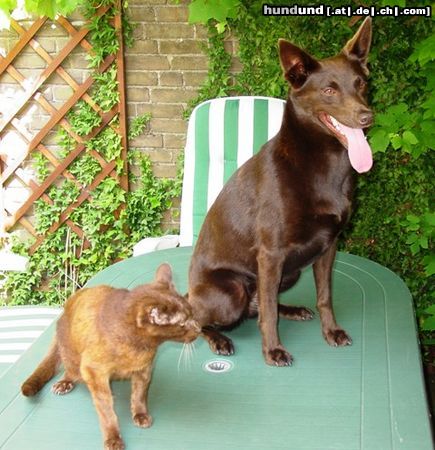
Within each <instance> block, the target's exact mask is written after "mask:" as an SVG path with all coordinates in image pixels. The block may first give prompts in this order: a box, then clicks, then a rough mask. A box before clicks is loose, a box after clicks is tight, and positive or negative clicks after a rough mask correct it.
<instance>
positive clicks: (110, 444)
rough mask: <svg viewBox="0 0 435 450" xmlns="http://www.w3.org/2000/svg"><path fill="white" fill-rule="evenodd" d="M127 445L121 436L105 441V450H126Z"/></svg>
mask: <svg viewBox="0 0 435 450" xmlns="http://www.w3.org/2000/svg"><path fill="white" fill-rule="evenodd" d="M124 449H125V445H124V442H123V441H122V439H121V436H119V435H118V436H115V437H112V438H110V439H107V440H106V441H104V450H124Z"/></svg>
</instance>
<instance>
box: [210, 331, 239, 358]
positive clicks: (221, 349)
mask: <svg viewBox="0 0 435 450" xmlns="http://www.w3.org/2000/svg"><path fill="white" fill-rule="evenodd" d="M209 344H210V348H211V351H212V352H213V353H216V354H217V355H223V356H230V355H233V354H234V345H233V341H232V340H231V339H230V338H227V337H226V336H222V335H221V336H219V337H217V338H213V340H210V341H209Z"/></svg>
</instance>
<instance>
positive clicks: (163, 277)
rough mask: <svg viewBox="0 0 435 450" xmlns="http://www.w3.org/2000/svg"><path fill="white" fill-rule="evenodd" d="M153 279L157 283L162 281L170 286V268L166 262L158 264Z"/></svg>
mask: <svg viewBox="0 0 435 450" xmlns="http://www.w3.org/2000/svg"><path fill="white" fill-rule="evenodd" d="M154 280H155V281H156V282H157V283H164V284H167V285H169V286H170V287H172V269H171V266H170V265H169V264H167V263H163V264H160V266H159V267H158V268H157V270H156V276H155V278H154Z"/></svg>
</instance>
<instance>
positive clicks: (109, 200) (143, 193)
mask: <svg viewBox="0 0 435 450" xmlns="http://www.w3.org/2000/svg"><path fill="white" fill-rule="evenodd" d="M111 3H112V0H102V1H101V2H100V3H99V5H98V6H100V5H103V4H105V5H110V4H111ZM110 11H111V12H109V13H108V14H106V15H104V16H102V17H97V16H96V14H95V7H94V6H93V4H92V3H87V5H86V14H87V15H88V17H90V19H89V20H90V28H91V30H92V33H91V38H92V43H93V45H94V48H95V49H96V51H95V53H94V54H93V56H92V58H91V60H90V65H91V66H92V67H94V66H95V65H97V64H99V61H101V60H102V59H104V58H105V57H106V56H107V55H108V54H111V53H113V52H116V51H117V49H118V44H117V43H116V45H115V43H114V39H115V38H116V34H115V33H114V32H113V30H114V29H113V24H112V22H111V18H112V16H113V9H111V10H110ZM129 29H130V30H131V27H129ZM99 33H103V37H102V36H101V35H99ZM116 42H117V41H116ZM93 76H94V78H95V80H96V81H95V84H94V87H93V90H92V92H91V96H92V99H93V100H94V102H95V103H96V104H98V105H99V106H100V107H101V109H102V110H103V112H105V111H109V110H111V109H112V108H113V107H114V106H115V105H116V104H117V103H118V102H119V96H118V91H117V89H118V82H117V77H116V67H115V66H112V67H111V68H109V69H108V70H107V71H106V72H105V73H103V74H100V73H99V72H95V73H94V75H93ZM150 118H151V116H150V115H149V114H144V115H142V116H139V117H137V118H136V119H134V120H133V121H132V124H131V127H130V133H129V137H130V138H134V137H137V136H139V135H140V134H141V133H143V132H144V131H145V130H146V125H147V123H148V122H149V120H150ZM67 119H68V122H69V123H70V125H71V129H72V131H73V132H74V133H76V134H77V135H78V136H86V135H88V134H89V133H90V132H91V131H93V130H95V127H98V126H99V125H100V124H101V117H100V116H99V114H98V113H97V112H96V110H95V109H94V108H93V107H92V106H90V105H89V104H88V103H87V102H85V101H80V102H78V103H77V105H76V106H75V108H74V110H73V111H71V113H70V114H69V115H68V117H67ZM118 129H119V121H118V118H117V117H115V118H114V119H113V120H112V122H111V123H110V124H109V126H107V127H106V128H104V129H103V130H102V131H101V132H99V133H98V134H97V135H96V136H95V137H93V138H92V139H88V140H87V141H85V145H86V149H85V150H84V151H83V152H82V154H81V156H80V157H79V158H77V159H75V160H74V162H73V163H71V164H70V165H69V167H68V171H69V173H70V174H72V175H73V176H74V177H75V179H76V180H77V181H71V180H64V181H62V182H61V183H59V184H57V185H55V186H53V187H51V189H50V190H49V191H48V192H47V194H48V196H49V197H50V199H51V201H50V202H46V201H44V200H43V199H40V200H38V201H37V202H36V203H35V213H34V214H35V218H36V223H35V229H36V231H37V233H38V234H39V235H45V236H44V241H43V243H42V245H40V247H38V248H37V250H36V252H35V253H33V255H32V256H31V257H30V261H29V269H28V271H26V272H22V273H19V272H15V273H12V272H9V273H8V275H7V281H6V289H7V292H8V293H9V294H10V302H9V304H38V303H45V304H59V303H62V302H63V301H64V300H65V299H66V298H67V297H68V296H69V295H70V294H71V293H72V292H73V291H74V290H75V289H76V288H78V287H81V286H82V285H83V284H84V283H85V282H86V281H87V280H88V279H89V278H90V277H92V276H93V275H94V274H95V273H97V272H98V271H100V270H102V269H104V268H105V267H107V266H108V265H109V264H111V263H113V262H114V261H116V260H118V259H122V258H125V257H128V256H130V254H131V249H132V246H133V244H134V243H135V242H137V241H138V240H139V239H141V238H143V237H146V236H150V235H153V236H154V235H159V234H161V233H162V231H161V228H160V224H161V220H162V216H163V213H164V212H165V211H166V210H167V209H168V208H170V206H171V204H172V199H173V198H174V197H178V196H179V195H180V193H181V181H180V179H177V180H167V179H158V178H156V177H155V176H154V174H153V171H152V164H151V161H150V159H149V158H148V157H147V156H146V155H144V154H141V153H140V152H138V151H135V150H131V151H130V152H129V161H130V163H131V164H132V165H135V166H136V167H138V168H139V175H133V174H130V181H131V184H132V185H135V186H136V189H135V190H133V191H131V192H125V191H124V190H123V189H122V188H121V187H120V185H119V182H118V180H116V179H114V178H113V177H112V176H109V177H107V178H106V179H104V180H103V181H102V182H101V183H100V184H99V185H98V186H97V187H96V188H95V189H93V190H92V191H91V195H90V197H89V201H85V202H83V203H82V204H81V205H80V206H79V207H77V208H76V209H75V210H74V212H73V213H72V214H71V215H70V217H69V219H70V220H71V221H72V222H73V223H74V224H75V225H77V226H79V227H80V228H81V230H82V231H83V233H84V235H85V236H86V238H87V239H88V241H89V246H85V242H84V239H82V238H81V237H79V235H78V234H76V233H75V232H74V231H72V230H71V229H70V228H69V227H67V226H65V225H63V226H61V227H60V228H58V229H57V230H56V231H55V232H52V233H49V232H48V231H49V229H50V227H51V226H52V225H53V224H54V223H55V222H56V221H57V220H58V219H59V217H60V215H61V214H62V212H64V211H65V209H66V208H67V207H68V206H70V205H71V204H72V203H73V202H74V201H75V200H76V199H77V198H78V197H79V195H80V194H81V187H84V188H86V187H87V186H89V185H90V184H91V183H92V182H93V180H94V179H95V177H96V176H97V175H98V174H99V173H100V172H101V165H100V162H99V161H98V159H96V158H95V156H98V155H96V153H95V152H97V153H98V154H99V155H100V157H103V158H104V159H105V161H107V162H110V161H115V162H116V172H117V174H118V175H120V174H121V173H122V171H123V161H122V159H121V157H120V156H121V151H122V142H121V136H120V134H119V132H118ZM57 144H58V147H59V151H58V153H59V156H60V157H61V158H65V157H66V156H67V155H68V154H69V153H70V152H71V151H72V150H73V149H74V148H75V147H76V145H77V143H76V141H75V140H74V139H73V138H72V137H71V136H70V134H69V133H68V132H67V131H65V130H64V129H63V128H60V129H59V131H58V133H57ZM34 167H35V169H36V170H37V172H38V179H39V180H40V181H42V180H43V179H45V178H46V177H47V175H48V174H49V173H50V170H49V164H48V161H47V160H46V158H45V156H44V155H43V154H41V153H37V152H34ZM77 182H78V183H77ZM33 241H34V239H31V240H30V241H29V242H26V243H22V242H16V243H15V246H14V251H16V252H19V253H22V254H23V255H28V254H29V249H30V247H31V245H32V244H33Z"/></svg>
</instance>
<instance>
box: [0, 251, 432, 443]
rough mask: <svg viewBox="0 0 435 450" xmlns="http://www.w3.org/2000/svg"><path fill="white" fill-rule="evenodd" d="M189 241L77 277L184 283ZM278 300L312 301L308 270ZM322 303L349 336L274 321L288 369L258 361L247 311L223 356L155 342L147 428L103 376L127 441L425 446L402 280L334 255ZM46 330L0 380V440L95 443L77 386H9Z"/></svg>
mask: <svg viewBox="0 0 435 450" xmlns="http://www.w3.org/2000/svg"><path fill="white" fill-rule="evenodd" d="M191 251H192V250H191V248H189V247H186V248H178V249H173V250H164V251H160V252H155V253H152V254H148V255H143V256H139V257H136V258H131V259H128V260H126V261H123V262H121V263H118V264H115V265H113V266H111V267H109V268H107V269H106V270H104V271H102V272H101V273H100V274H98V275H97V276H96V277H95V278H93V279H92V280H91V282H89V283H88V285H96V284H101V283H105V284H110V285H113V286H118V287H130V288H131V287H134V286H136V285H137V284H140V283H143V282H148V281H150V280H151V279H152V278H153V275H154V272H155V269H156V268H157V266H158V265H159V264H160V263H161V262H169V263H170V264H171V265H172V267H173V271H174V280H175V284H176V286H177V288H178V289H179V291H180V292H185V291H186V290H187V270H188V265H189V261H190V256H191ZM281 300H282V301H283V302H288V303H290V302H292V303H293V304H303V305H306V306H309V307H311V308H313V307H314V305H315V288H314V283H313V277H312V273H311V270H310V269H307V270H306V271H305V272H304V273H303V276H302V277H301V279H300V281H299V282H298V284H297V285H296V286H295V287H294V288H293V289H292V290H290V291H288V292H286V293H284V294H283V295H282V297H281ZM334 303H335V311H336V315H337V318H338V320H339V322H340V324H341V325H342V326H343V327H344V328H345V329H346V330H347V331H349V333H350V334H351V336H352V339H353V345H352V346H351V347H346V348H332V347H329V346H328V345H327V344H326V343H325V342H324V340H323V338H322V336H321V332H320V325H319V319H318V317H315V318H314V319H313V320H312V321H310V322H290V321H284V320H282V321H281V322H280V324H279V327H280V335H281V339H282V342H283V343H284V345H285V346H286V347H287V348H288V350H289V351H290V352H291V353H292V354H293V356H294V358H295V362H294V364H293V366H292V367H285V368H275V367H270V366H267V365H266V364H265V363H264V361H263V357H262V354H261V344H260V334H259V331H258V328H257V324H256V321H255V320H250V321H246V322H244V323H243V324H242V325H241V326H240V327H239V328H237V329H236V330H234V331H232V332H231V333H229V335H230V336H231V337H232V339H233V340H234V343H235V346H236V353H235V354H234V355H233V356H231V357H220V356H216V355H214V354H212V353H211V352H210V350H209V348H208V346H207V344H206V342H205V341H204V340H203V339H202V338H199V339H198V340H197V341H196V345H195V352H194V353H193V354H192V355H191V358H190V360H189V361H188V360H186V359H182V360H179V356H180V352H181V348H182V345H181V344H177V343H166V344H164V345H163V346H162V347H161V348H160V349H159V352H158V356H157V358H156V362H155V371H154V377H153V381H152V384H151V388H150V395H149V406H150V412H151V414H152V415H153V417H154V424H153V426H152V427H151V428H149V429H145V430H144V429H140V428H137V427H135V426H134V425H133V423H132V420H131V417H130V406H129V395H130V383H129V382H128V381H118V382H114V383H113V391H114V396H115V408H116V411H117V413H118V416H119V419H120V425H121V432H122V435H123V438H124V440H125V442H126V446H127V449H128V450H134V449H149V450H154V449H156V450H157V449H160V450H220V449H231V450H246V449H258V450H275V449H276V450H278V449H282V450H284V449H285V450H328V449H331V450H340V449H342V450H354V449H355V450H356V449H358V450H361V449H365V450H376V449H379V450H390V449H409V450H428V449H432V448H433V445H432V440H431V432H430V423H429V416H428V410H427V401H426V397H425V391H424V387H423V380H422V371H421V362H420V356H419V349H418V343H417V337H416V326H415V320H414V312H413V307H412V300H411V296H410V294H409V291H408V289H407V288H406V286H405V285H404V283H403V282H402V281H401V280H400V278H398V277H397V276H396V275H395V274H393V273H392V272H390V271H389V270H387V269H386V268H384V267H382V266H380V265H378V264H376V263H374V262H372V261H369V260H367V259H363V258H360V257H357V256H353V255H348V254H339V255H338V257H337V261H336V263H335V268H334ZM53 331H54V326H51V327H50V328H49V329H47V331H46V332H45V333H44V334H43V335H42V336H41V337H40V338H39V339H38V341H36V342H35V344H34V345H33V346H32V347H31V348H30V350H29V351H27V352H26V353H25V354H24V355H23V356H22V357H21V359H20V360H18V362H17V363H15V365H14V366H12V367H11V368H10V369H9V370H8V371H7V372H6V373H5V374H4V375H3V376H2V377H1V378H0V448H1V449H2V450H3V449H4V450H40V449H41V450H42V449H44V450H51V449H52V450H73V449H74V450H76V449H80V450H88V449H89V450H91V449H99V448H102V438H101V434H100V430H99V426H98V421H97V416H96V413H95V410H94V407H93V405H92V401H91V398H90V395H89V392H88V391H87V389H86V387H85V386H84V385H79V386H77V387H76V389H74V390H73V391H72V392H71V393H70V394H68V395H66V396H63V397H58V396H56V395H54V394H52V393H51V392H50V385H47V386H46V387H45V388H44V389H43V391H41V393H40V394H39V395H38V396H37V397H35V398H33V399H28V398H24V397H23V396H22V395H21V394H20V390H19V388H20V384H21V383H22V381H23V380H24V378H26V377H27V375H28V374H29V373H30V372H31V371H32V370H33V369H34V367H35V366H36V364H37V362H39V361H40V359H41V358H42V356H43V355H44V354H45V352H46V350H47V347H48V344H49V341H50V340H51V337H52V334H53ZM215 361H218V362H219V363H217V364H213V362H215ZM210 362H211V363H212V364H209V363H210ZM210 366H211V367H210ZM226 369H228V370H226ZM210 370H211V371H210ZM50 384H51V383H50Z"/></svg>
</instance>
